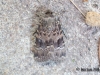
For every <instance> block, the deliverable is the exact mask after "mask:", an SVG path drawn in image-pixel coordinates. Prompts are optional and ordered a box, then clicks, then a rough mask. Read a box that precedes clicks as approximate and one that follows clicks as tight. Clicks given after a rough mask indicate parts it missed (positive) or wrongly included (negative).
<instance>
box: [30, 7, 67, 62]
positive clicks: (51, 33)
mask: <svg viewBox="0 0 100 75" xmlns="http://www.w3.org/2000/svg"><path fill="white" fill-rule="evenodd" d="M36 17H38V22H39V23H38V28H37V30H36V32H35V33H34V35H35V45H34V49H33V50H32V51H33V53H34V59H35V60H36V61H38V62H43V61H50V60H53V61H60V60H63V59H64V57H65V56H66V50H65V49H64V48H65V42H64V38H63V31H62V29H61V24H60V20H59V18H58V17H55V16H54V15H53V12H52V11H51V10H49V9H46V8H43V7H40V8H38V10H36Z"/></svg>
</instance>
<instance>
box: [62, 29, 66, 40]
mask: <svg viewBox="0 0 100 75" xmlns="http://www.w3.org/2000/svg"><path fill="white" fill-rule="evenodd" d="M62 32H63V34H64V36H65V38H66V39H67V36H66V35H65V33H64V31H63V30H62Z"/></svg>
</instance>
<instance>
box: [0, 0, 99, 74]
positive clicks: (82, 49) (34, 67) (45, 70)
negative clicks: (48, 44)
mask: <svg viewBox="0 0 100 75" xmlns="http://www.w3.org/2000/svg"><path fill="white" fill-rule="evenodd" d="M73 1H74V2H75V3H76V5H77V6H78V7H79V8H80V9H81V10H82V11H83V13H84V14H86V12H88V11H96V12H100V0H88V2H82V0H73ZM40 5H43V6H46V7H47V8H49V9H51V10H52V11H54V12H56V13H58V14H59V15H60V16H61V18H60V19H61V23H62V29H63V30H64V32H65V34H66V36H67V39H65V42H66V53H67V56H66V60H65V61H64V62H62V63H59V64H51V65H41V63H38V62H35V61H34V57H33V53H32V52H31V51H30V29H31V28H30V26H31V25H32V24H33V23H34V22H33V15H34V11H35V10H36V9H37V7H38V6H40ZM99 37H100V27H91V26H88V25H86V24H85V18H84V17H83V16H82V15H81V14H80V12H79V11H78V10H77V9H76V8H75V7H74V6H73V4H72V3H71V2H70V1H69V0H0V75H99V74H100V72H96V71H92V72H82V71H81V70H79V71H78V70H76V68H96V67H98V64H99V63H98V57H97V56H98V55H97V54H98V53H97V42H98V38H99Z"/></svg>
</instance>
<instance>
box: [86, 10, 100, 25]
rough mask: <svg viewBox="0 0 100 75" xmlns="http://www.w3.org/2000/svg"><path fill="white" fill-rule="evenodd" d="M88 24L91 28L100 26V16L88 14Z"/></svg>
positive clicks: (92, 13) (95, 13)
mask: <svg viewBox="0 0 100 75" xmlns="http://www.w3.org/2000/svg"><path fill="white" fill-rule="evenodd" d="M86 23H87V24H88V25H90V26H100V14H99V13H97V12H94V11H91V12H87V14H86Z"/></svg>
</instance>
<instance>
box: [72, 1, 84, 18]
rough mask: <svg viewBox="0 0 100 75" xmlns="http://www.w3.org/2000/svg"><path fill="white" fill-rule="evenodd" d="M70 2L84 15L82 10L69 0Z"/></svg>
mask: <svg viewBox="0 0 100 75" xmlns="http://www.w3.org/2000/svg"><path fill="white" fill-rule="evenodd" d="M70 2H71V3H72V4H73V5H74V6H75V7H76V8H77V9H78V11H79V12H80V13H81V14H82V15H83V16H84V17H85V15H84V14H83V12H82V11H81V10H80V9H79V8H78V6H77V5H76V4H75V3H74V2H73V1H72V0H70Z"/></svg>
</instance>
